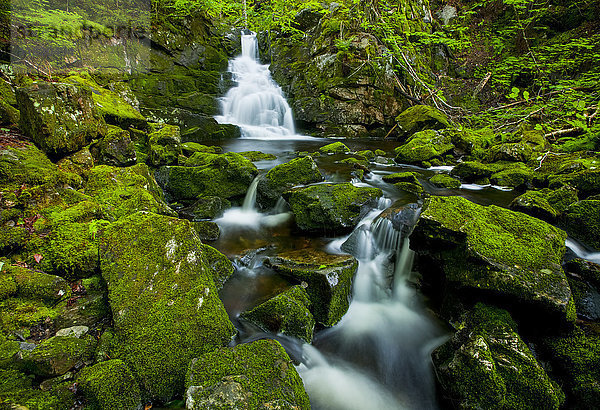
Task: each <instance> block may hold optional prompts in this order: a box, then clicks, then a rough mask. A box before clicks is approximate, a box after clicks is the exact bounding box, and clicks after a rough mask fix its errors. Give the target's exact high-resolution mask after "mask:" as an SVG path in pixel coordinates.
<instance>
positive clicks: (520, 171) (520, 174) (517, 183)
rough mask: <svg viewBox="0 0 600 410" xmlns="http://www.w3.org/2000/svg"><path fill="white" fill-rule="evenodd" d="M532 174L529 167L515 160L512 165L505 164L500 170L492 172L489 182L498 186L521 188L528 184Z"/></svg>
mask: <svg viewBox="0 0 600 410" xmlns="http://www.w3.org/2000/svg"><path fill="white" fill-rule="evenodd" d="M534 176H535V174H534V172H533V170H532V169H531V168H529V167H527V166H526V165H525V164H523V163H521V162H517V163H515V164H514V166H506V167H504V169H502V170H501V171H499V172H496V173H494V174H492V175H491V176H490V182H491V183H492V184H496V185H500V186H508V187H514V188H522V187H526V186H530V185H531V182H532V180H533V178H534Z"/></svg>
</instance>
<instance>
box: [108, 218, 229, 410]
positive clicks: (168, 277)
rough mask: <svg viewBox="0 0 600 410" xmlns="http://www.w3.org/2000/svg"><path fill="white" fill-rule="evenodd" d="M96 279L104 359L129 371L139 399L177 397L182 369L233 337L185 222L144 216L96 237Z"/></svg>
mask: <svg viewBox="0 0 600 410" xmlns="http://www.w3.org/2000/svg"><path fill="white" fill-rule="evenodd" d="M100 260H101V271H102V276H103V278H104V279H105V280H106V284H107V287H108V296H109V303H110V308H111V311H112V316H113V321H114V337H113V339H114V340H113V342H112V344H111V345H110V346H111V353H110V357H111V358H114V359H120V360H123V362H125V363H126V364H127V365H128V366H129V368H130V369H131V370H132V372H133V374H134V376H135V377H136V379H137V380H138V382H139V383H140V387H141V390H142V394H143V395H144V396H145V397H151V398H154V399H157V400H159V401H162V402H167V401H169V399H171V398H172V397H174V396H176V395H177V394H181V393H182V392H183V378H184V372H185V366H186V365H187V363H188V362H189V360H191V359H192V358H193V357H197V356H199V355H202V354H204V353H207V352H209V351H211V350H214V349H216V348H217V347H220V346H223V345H226V344H227V343H229V341H230V340H231V337H232V336H233V334H234V333H235V329H234V327H233V325H232V324H231V322H229V320H228V317H227V313H226V312H225V308H224V307H223V304H222V303H221V301H220V300H219V298H218V295H217V291H216V287H215V284H214V282H213V277H214V273H213V272H212V269H210V267H209V266H208V264H207V263H206V257H205V251H204V249H203V247H202V243H201V242H200V240H199V238H198V236H197V234H196V233H195V232H194V231H193V229H192V227H191V226H190V223H189V222H188V221H186V220H182V219H176V218H170V217H166V216H162V215H156V214H151V213H146V212H138V213H137V214H134V215H131V216H129V217H126V218H123V219H121V220H119V221H117V222H115V223H113V224H112V225H110V226H109V227H108V228H106V229H105V230H104V231H103V233H102V238H101V241H100Z"/></svg>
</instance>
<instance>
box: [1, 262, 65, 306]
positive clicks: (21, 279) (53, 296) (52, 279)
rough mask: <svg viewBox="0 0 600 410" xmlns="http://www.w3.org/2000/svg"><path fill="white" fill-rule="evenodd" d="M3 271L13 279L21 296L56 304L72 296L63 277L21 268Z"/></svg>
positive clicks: (5, 268)
mask: <svg viewBox="0 0 600 410" xmlns="http://www.w3.org/2000/svg"><path fill="white" fill-rule="evenodd" d="M3 270H4V271H5V274H6V275H9V276H10V277H12V278H13V280H14V282H15V284H16V286H17V288H16V291H17V293H18V294H19V296H22V297H25V298H33V299H41V300H45V301H47V302H54V303H56V302H58V301H60V300H61V299H67V298H69V297H70V296H71V287H70V286H69V284H68V283H67V281H66V280H64V279H63V278H61V277H58V276H54V275H48V274H46V273H43V272H36V271H33V270H30V269H27V268H22V267H19V266H8V267H4V269H3Z"/></svg>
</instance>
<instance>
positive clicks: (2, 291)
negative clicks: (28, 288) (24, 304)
mask: <svg viewBox="0 0 600 410" xmlns="http://www.w3.org/2000/svg"><path fill="white" fill-rule="evenodd" d="M15 293H17V282H15V278H14V277H13V275H11V274H9V273H8V272H7V269H6V268H5V267H3V268H2V271H0V301H1V300H4V299H6V298H8V297H10V296H12V295H14V294H15Z"/></svg>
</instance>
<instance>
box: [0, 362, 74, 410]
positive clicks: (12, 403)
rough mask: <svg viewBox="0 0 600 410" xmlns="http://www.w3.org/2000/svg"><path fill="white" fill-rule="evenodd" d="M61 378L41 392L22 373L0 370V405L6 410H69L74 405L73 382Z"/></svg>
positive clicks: (30, 379)
mask: <svg viewBox="0 0 600 410" xmlns="http://www.w3.org/2000/svg"><path fill="white" fill-rule="evenodd" d="M63 377H64V376H62V377H60V378H57V379H55V383H52V384H51V385H49V386H48V387H47V388H46V389H44V390H42V389H41V388H38V386H36V385H35V384H34V381H33V380H32V378H31V377H30V376H28V375H26V374H24V373H22V372H20V371H18V370H13V369H10V370H9V369H0V405H1V406H2V407H3V408H7V409H24V408H26V409H29V410H46V409H52V410H69V409H70V408H72V407H73V406H74V405H75V394H74V393H73V392H72V387H73V381H72V380H69V377H64V380H61V379H63ZM51 380H53V379H51Z"/></svg>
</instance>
